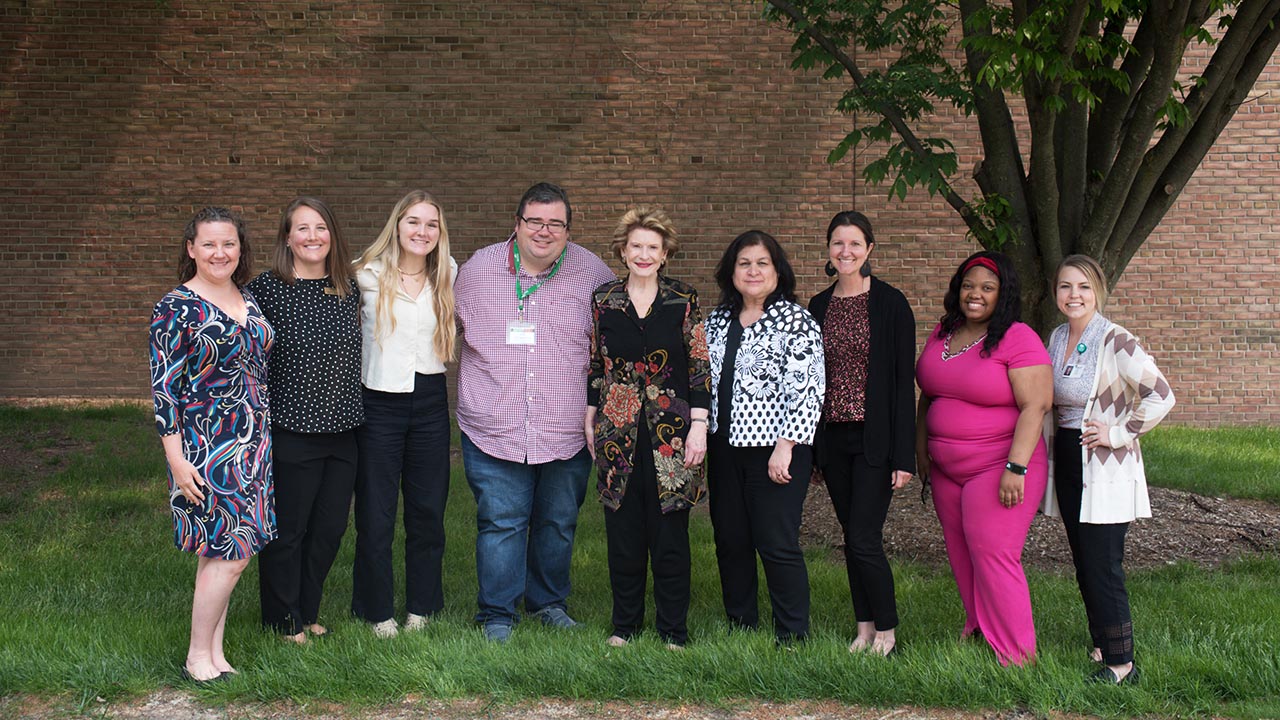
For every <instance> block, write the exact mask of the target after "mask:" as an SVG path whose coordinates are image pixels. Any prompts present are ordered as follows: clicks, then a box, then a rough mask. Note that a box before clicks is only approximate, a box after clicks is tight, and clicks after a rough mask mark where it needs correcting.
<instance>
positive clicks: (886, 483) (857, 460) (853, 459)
mask: <svg viewBox="0 0 1280 720" xmlns="http://www.w3.org/2000/svg"><path fill="white" fill-rule="evenodd" d="M824 432H825V433H826V438H827V442H826V448H827V452H826V453H824V454H825V456H826V457H825V458H824V460H823V462H824V465H823V468H822V474H823V477H824V478H825V480H826V484H827V492H828V493H830V495H831V504H832V505H833V506H834V507H835V511H836V519H838V520H839V521H840V529H841V530H843V531H844V565H845V572H846V573H847V574H848V576H849V594H850V596H851V597H852V598H853V614H854V617H855V618H856V619H857V621H858V622H874V623H875V624H876V630H892V629H893V628H896V627H897V626H898V605H897V602H896V601H895V599H894V595H893V571H892V570H891V569H890V568H889V559H888V558H887V557H885V554H884V521H885V518H886V517H887V516H888V514H889V501H890V500H892V499H893V486H892V485H891V484H890V482H891V480H892V479H893V471H892V470H891V469H890V468H887V467H871V466H870V465H868V464H867V456H866V454H865V453H864V451H863V444H862V432H863V424H862V423H860V422H840V423H829V424H828V425H827V426H826V428H825V429H824Z"/></svg>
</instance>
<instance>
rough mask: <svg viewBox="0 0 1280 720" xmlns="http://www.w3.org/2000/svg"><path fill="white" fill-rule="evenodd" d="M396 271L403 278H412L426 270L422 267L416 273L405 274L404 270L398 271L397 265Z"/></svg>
mask: <svg viewBox="0 0 1280 720" xmlns="http://www.w3.org/2000/svg"><path fill="white" fill-rule="evenodd" d="M396 271H397V272H399V273H400V274H401V275H403V276H405V277H414V276H416V275H421V274H423V273H425V272H426V271H427V269H426V268H425V267H424V268H422V269H421V270H419V271H418V272H405V271H404V270H401V269H400V266H399V265H397V266H396Z"/></svg>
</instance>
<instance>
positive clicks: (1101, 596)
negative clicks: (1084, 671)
mask: <svg viewBox="0 0 1280 720" xmlns="http://www.w3.org/2000/svg"><path fill="white" fill-rule="evenodd" d="M1053 442H1054V446H1053V457H1054V466H1053V478H1054V491H1055V494H1056V495H1057V498H1058V506H1059V508H1060V510H1061V511H1062V525H1063V527H1065V528H1066V530H1067V542H1068V543H1069V544H1070V545H1071V559H1072V561H1074V563H1075V566H1076V584H1078V585H1079V586H1080V597H1081V598H1083V599H1084V611H1085V614H1086V615H1087V616H1088V618H1089V636H1090V637H1091V638H1092V639H1093V646H1094V647H1097V648H1101V649H1102V658H1103V660H1104V661H1106V663H1107V664H1108V665H1123V664H1124V663H1127V662H1132V661H1133V618H1132V616H1131V615H1130V614H1129V592H1128V590H1126V589H1125V586H1124V565H1123V563H1124V538H1125V535H1126V534H1128V532H1129V523H1114V524H1108V525H1095V524H1092V523H1082V522H1080V498H1081V494H1082V492H1083V474H1084V473H1083V467H1082V465H1081V458H1080V431H1079V430H1069V429H1065V428H1058V432H1057V434H1056V435H1055V436H1054V440H1053Z"/></svg>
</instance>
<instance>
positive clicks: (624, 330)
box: [585, 206, 711, 648]
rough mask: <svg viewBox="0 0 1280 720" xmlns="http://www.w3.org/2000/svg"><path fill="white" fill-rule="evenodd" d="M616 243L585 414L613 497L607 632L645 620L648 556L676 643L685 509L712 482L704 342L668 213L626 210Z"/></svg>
mask: <svg viewBox="0 0 1280 720" xmlns="http://www.w3.org/2000/svg"><path fill="white" fill-rule="evenodd" d="M613 249H614V251H615V252H616V253H617V254H618V257H619V258H620V259H621V260H622V261H623V263H625V264H626V266H627V270H628V271H629V272H628V275H627V277H626V279H624V280H615V281H612V282H608V283H605V284H604V285H602V286H600V287H599V288H598V289H597V290H596V291H595V295H594V297H593V299H592V310H593V316H594V332H593V335H592V353H591V373H590V378H589V383H590V384H589V387H588V389H587V414H586V418H585V430H586V435H587V447H588V448H589V449H590V450H591V453H592V456H593V457H594V458H595V461H596V466H597V468H598V469H599V473H598V475H597V477H598V478H599V480H598V486H597V487H598V490H599V492H600V500H601V502H602V503H603V504H604V507H605V532H606V535H607V538H608V547H609V582H610V585H611V587H612V590H613V635H612V636H611V637H610V638H609V644H610V645H614V646H622V645H626V644H627V642H628V641H629V640H630V638H631V637H632V636H633V635H635V634H636V633H638V632H639V631H640V628H641V627H642V625H643V619H644V591H645V579H646V578H645V575H646V570H647V567H646V566H647V565H648V562H647V561H648V560H650V559H651V561H652V565H653V594H654V606H655V609H656V618H655V625H656V627H657V630H658V634H659V635H660V636H661V637H662V639H663V640H664V641H666V642H667V644H668V645H669V646H670V647H672V648H679V647H683V645H684V643H685V642H686V640H687V639H688V630H687V627H686V622H685V620H686V617H687V616H688V611H689V512H688V511H689V508H691V507H693V506H694V505H696V504H697V503H698V502H699V501H700V500H701V499H702V497H703V496H704V494H705V493H706V487H707V486H706V476H705V473H704V470H703V464H702V460H703V457H704V456H705V454H706V448H707V412H708V410H707V408H708V406H709V404H710V400H711V385H710V383H711V380H710V374H709V371H708V366H707V343H706V337H705V335H704V334H703V327H702V323H701V316H700V314H699V310H698V295H697V292H696V291H695V290H694V289H693V288H691V287H690V286H688V285H686V284H684V283H682V282H679V281H678V280H672V279H671V278H668V277H665V276H663V275H662V274H661V273H660V271H661V269H662V268H663V267H664V266H665V265H666V262H667V259H668V258H670V257H673V256H674V255H675V254H676V252H677V251H678V249H679V245H678V243H677V241H676V233H675V229H674V228H673V227H672V225H671V220H670V218H668V217H667V215H666V213H665V212H663V211H662V210H661V209H659V208H650V207H645V206H641V207H637V208H632V209H631V210H629V211H627V213H626V214H624V215H623V216H622V219H621V220H620V221H619V223H618V227H617V229H616V230H615V232H614V242H613Z"/></svg>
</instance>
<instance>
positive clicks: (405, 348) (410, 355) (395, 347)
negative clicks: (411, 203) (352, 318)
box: [356, 257, 458, 393]
mask: <svg viewBox="0 0 1280 720" xmlns="http://www.w3.org/2000/svg"><path fill="white" fill-rule="evenodd" d="M449 268H450V270H451V271H452V274H453V276H454V277H455V278H456V277H457V275H458V263H457V262H455V261H454V259H453V258H452V257H451V258H449ZM385 270H386V268H385V267H384V266H383V265H382V263H381V262H372V263H369V264H368V265H367V266H365V267H363V268H361V269H360V270H359V271H358V272H356V284H357V285H359V286H360V329H361V334H362V336H363V352H362V359H363V362H362V364H361V375H360V379H361V382H363V383H364V386H365V387H367V388H369V389H370V390H379V391H382V392H393V393H407V392H413V380H414V375H415V374H417V373H421V374H423V375H435V374H439V373H443V372H444V371H445V367H444V361H442V360H441V359H440V358H439V357H438V356H437V355H436V349H435V332H436V310H435V289H434V288H433V287H432V285H431V280H430V278H428V279H427V282H426V284H425V285H424V286H423V288H422V291H421V292H419V293H418V297H417V298H412V297H409V294H408V293H406V292H405V291H404V289H403V288H401V287H400V284H399V283H396V297H395V301H394V302H393V303H392V304H391V314H392V316H394V317H395V319H396V326H395V330H392V331H391V332H387V327H385V326H387V325H389V324H390V323H385V322H384V327H383V329H382V330H383V335H382V337H380V338H379V337H376V336H375V332H376V330H377V327H378V290H379V288H378V282H379V278H381V277H382V273H383V272H384V271H385Z"/></svg>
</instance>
